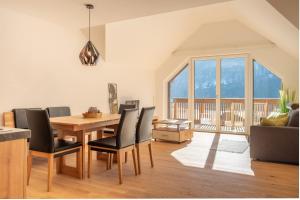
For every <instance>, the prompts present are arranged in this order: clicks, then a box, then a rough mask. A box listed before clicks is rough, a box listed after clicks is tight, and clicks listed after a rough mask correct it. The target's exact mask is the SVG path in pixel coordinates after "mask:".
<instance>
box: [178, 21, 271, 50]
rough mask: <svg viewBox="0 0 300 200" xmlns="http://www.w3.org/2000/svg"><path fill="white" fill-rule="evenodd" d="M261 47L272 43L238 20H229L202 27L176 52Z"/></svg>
mask: <svg viewBox="0 0 300 200" xmlns="http://www.w3.org/2000/svg"><path fill="white" fill-rule="evenodd" d="M261 45H272V42H270V41H269V40H268V39H266V38H265V37H263V36H261V35H260V34H258V33H257V32H255V31H253V30H251V29H250V28H248V27H247V26H245V25H244V24H243V23H241V22H239V21H238V20H229V21H222V22H216V23H209V24H205V25H203V26H201V27H200V28H199V29H198V30H197V31H196V32H195V33H194V34H193V35H192V36H191V37H189V38H188V39H187V40H186V41H185V42H184V43H183V44H182V45H180V47H179V48H177V50H176V51H185V50H189V51H193V50H195V51H196V50H199V49H200V50H210V49H224V48H228V49H230V48H238V47H252V46H261Z"/></svg>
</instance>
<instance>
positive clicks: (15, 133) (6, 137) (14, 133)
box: [0, 127, 30, 142]
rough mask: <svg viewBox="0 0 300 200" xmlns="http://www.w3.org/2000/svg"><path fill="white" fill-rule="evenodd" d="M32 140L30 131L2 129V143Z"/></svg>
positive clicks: (0, 132)
mask: <svg viewBox="0 0 300 200" xmlns="http://www.w3.org/2000/svg"><path fill="white" fill-rule="evenodd" d="M27 138H30V130H28V129H18V128H4V127H0V142H5V141H11V140H18V139H27Z"/></svg>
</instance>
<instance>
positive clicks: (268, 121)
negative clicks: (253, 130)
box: [260, 116, 289, 126]
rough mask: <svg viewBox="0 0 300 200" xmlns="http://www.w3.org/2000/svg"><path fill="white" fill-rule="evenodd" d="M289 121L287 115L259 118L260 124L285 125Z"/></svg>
mask: <svg viewBox="0 0 300 200" xmlns="http://www.w3.org/2000/svg"><path fill="white" fill-rule="evenodd" d="M288 121H289V118H288V116H285V117H278V118H270V119H268V118H264V117H263V118H261V121H260V125H261V126H286V125H287V123H288Z"/></svg>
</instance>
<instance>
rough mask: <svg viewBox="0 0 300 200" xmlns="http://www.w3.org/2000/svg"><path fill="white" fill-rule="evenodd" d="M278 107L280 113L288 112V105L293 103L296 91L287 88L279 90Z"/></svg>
mask: <svg viewBox="0 0 300 200" xmlns="http://www.w3.org/2000/svg"><path fill="white" fill-rule="evenodd" d="M279 96H280V100H279V109H280V112H281V113H288V112H289V109H288V105H289V104H292V103H294V101H295V97H296V91H295V90H290V89H289V88H286V89H283V87H281V90H279Z"/></svg>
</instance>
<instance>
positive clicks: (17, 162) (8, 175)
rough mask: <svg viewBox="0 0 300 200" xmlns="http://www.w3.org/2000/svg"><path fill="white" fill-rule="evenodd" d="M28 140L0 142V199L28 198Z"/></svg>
mask: <svg viewBox="0 0 300 200" xmlns="http://www.w3.org/2000/svg"><path fill="white" fill-rule="evenodd" d="M26 176H27V139H17V140H10V141H3V142H0V198H2V199H3V198H16V199H18V198H26Z"/></svg>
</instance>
